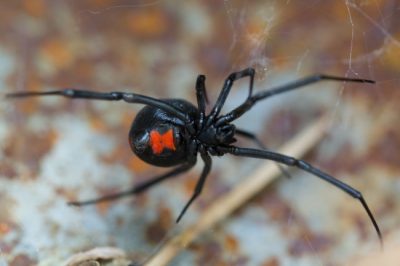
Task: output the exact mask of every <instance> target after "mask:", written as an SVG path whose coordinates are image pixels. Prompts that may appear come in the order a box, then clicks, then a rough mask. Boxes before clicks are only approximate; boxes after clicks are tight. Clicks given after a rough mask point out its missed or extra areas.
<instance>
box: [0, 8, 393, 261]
mask: <svg viewBox="0 0 400 266" xmlns="http://www.w3.org/2000/svg"><path fill="white" fill-rule="evenodd" d="M0 16H1V22H0V32H1V34H0V84H1V86H0V93H1V94H3V95H4V94H5V93H8V92H16V91H25V90H39V91H41V90H43V91H44V90H52V89H58V88H66V87H68V88H80V89H90V90H95V91H103V92H108V91H126V92H136V93H141V94H146V95H149V96H154V97H160V98H168V97H174V98H183V99H187V100H189V101H191V102H194V101H195V93H194V84H195V80H196V77H197V75H198V74H205V75H206V76H207V81H206V85H207V91H208V95H209V98H210V100H211V104H212V103H213V102H214V100H215V99H216V97H217V96H218V93H219V91H220V89H221V87H222V84H223V81H224V79H225V78H226V77H227V76H228V74H229V73H231V72H233V71H238V70H240V69H243V68H246V67H254V68H255V69H256V71H257V74H256V82H255V91H261V90H266V89H268V88H269V87H271V86H274V85H278V84H284V83H285V82H289V81H292V80H295V79H297V78H300V77H303V76H306V75H310V74H314V73H326V74H332V75H339V76H348V77H360V78H369V79H373V80H375V81H376V84H375V85H367V84H350V83H346V84H343V83H332V82H330V83H329V82H326V83H319V84H317V85H313V86H309V87H308V88H304V89H302V90H300V91H296V92H291V93H288V94H282V95H280V96H276V97H273V98H271V99H268V100H267V101H265V102H262V103H260V104H259V105H258V106H257V107H256V108H254V109H253V110H252V111H251V112H249V113H247V114H246V116H243V118H242V119H240V120H239V121H238V122H237V124H239V125H240V126H242V127H246V128H248V129H249V130H252V131H254V132H255V133H257V135H258V136H259V137H260V138H261V139H262V141H263V142H264V143H265V145H266V146H267V147H269V148H270V149H277V148H278V147H279V146H281V145H282V144H284V143H285V142H286V141H287V140H289V139H290V138H291V137H292V136H294V135H295V134H296V133H297V132H299V131H300V130H301V129H302V128H304V127H305V126H307V125H308V124H309V123H311V122H312V121H314V120H315V119H316V118H317V117H319V116H321V114H323V113H326V114H329V115H330V127H329V133H328V134H327V135H326V137H325V138H324V139H323V141H322V142H321V143H320V144H319V145H318V146H317V147H315V148H314V149H313V150H312V152H311V153H309V154H308V155H307V156H306V157H305V158H304V159H305V160H306V161H308V162H310V163H312V164H313V165H315V166H317V167H319V168H320V169H322V170H324V171H326V172H328V173H330V174H332V175H333V176H335V177H337V178H339V179H340V180H342V181H344V182H346V183H348V184H350V185H352V186H354V187H356V188H357V189H359V190H360V191H362V192H363V195H364V197H365V199H366V201H367V202H368V204H369V206H370V207H371V209H372V211H373V213H374V214H375V217H376V219H377V221H378V223H379V225H380V227H381V230H382V231H383V235H384V238H385V242H386V243H388V244H389V243H399V241H400V215H399V214H400V179H399V178H400V164H399V162H400V126H399V117H398V113H399V110H400V105H399V104H400V77H399V70H400V2H399V1H398V0H380V1H377V0H363V1H358V0H348V1H346V0H341V1H318V0H306V1H273V0H271V1H239V0H225V1H191V0H189V1H182V2H179V3H178V1H161V0H159V1H157V0H154V1H128V0H125V1H122V0H121V1H118V0H86V1H60V0H51V1H50V0H35V1H30V0H21V1H2V2H1V3H0ZM247 85H248V81H247V80H243V81H239V82H237V83H235V87H234V89H233V91H232V93H231V95H230V96H229V98H228V103H227V104H226V105H225V107H224V111H227V110H230V109H232V108H234V107H235V106H237V105H238V104H240V103H241V101H243V99H244V97H246V95H247ZM0 101H1V104H0V265H7V264H9V265H14V266H17V265H37V264H40V265H61V263H62V262H63V261H65V260H66V259H67V258H68V257H70V256H71V255H72V254H74V253H76V252H79V251H83V250H88V249H91V248H94V247H99V246H114V247H118V248H120V249H123V250H125V251H126V252H127V253H128V255H129V257H130V258H131V259H132V260H135V261H138V262H140V261H144V260H145V259H146V258H148V257H149V256H151V255H152V254H153V253H154V252H156V251H157V249H158V248H159V247H160V246H161V245H162V243H163V241H165V239H167V238H168V237H170V236H172V235H175V234H177V233H178V232H179V231H181V230H182V228H185V227H186V226H187V225H189V224H190V223H192V222H193V221H195V220H196V218H197V217H199V215H201V212H202V209H204V208H205V207H206V206H208V205H209V204H210V203H211V202H213V199H215V198H216V197H217V196H218V195H220V194H221V193H223V192H226V191H228V190H229V189H230V188H232V187H234V186H235V184H236V183H237V182H238V181H239V180H242V179H243V178H245V177H246V176H247V175H249V174H250V173H251V172H252V171H253V169H254V168H255V167H257V165H259V164H260V163H262V162H261V161H259V160H255V159H244V158H233V157H231V156H224V157H223V158H217V159H215V160H214V164H213V170H212V173H211V175H210V176H209V178H208V181H207V183H206V186H205V189H204V192H203V193H202V195H201V197H200V198H199V199H198V200H197V201H196V202H195V203H194V204H193V205H192V207H191V208H190V209H189V211H188V212H187V214H186V216H185V217H184V218H183V220H182V222H181V224H179V225H175V219H176V217H177V215H178V214H179V212H180V211H181V208H182V207H183V206H184V204H185V203H186V201H187V199H188V198H189V197H190V195H191V193H192V190H193V188H194V186H195V183H196V180H197V177H198V176H199V174H200V171H201V167H202V165H201V163H199V165H198V167H196V168H195V169H194V170H192V171H190V172H189V173H186V174H184V175H182V176H179V177H177V178H175V179H171V180H169V181H166V182H164V183H163V184H161V185H159V186H157V187H154V188H152V189H151V190H149V191H147V192H146V193H144V194H143V195H139V196H137V197H135V198H127V199H123V200H121V201H118V202H110V203H104V204H99V205H96V206H87V207H83V208H71V207H68V206H67V205H66V202H67V201H71V200H83V199H88V198H93V197H97V196H99V195H105V194H107V193H111V192H116V191H119V190H122V189H126V188H128V187H130V186H132V184H134V183H137V182H140V181H143V180H146V179H148V178H151V177H152V176H154V175H156V174H159V173H163V172H164V171H166V169H161V168H156V167H153V166H151V165H148V164H146V163H144V162H142V161H140V160H139V159H138V158H137V157H136V156H134V155H133V154H132V152H131V151H130V148H129V145H128V140H127V136H128V131H129V128H130V125H131V122H132V119H133V118H134V117H135V114H136V113H137V112H138V110H140V108H141V106H140V105H129V104H126V103H122V102H121V103H117V102H112V103H111V102H100V101H83V100H74V101H71V100H67V99H62V98H54V97H49V98H40V99H39V98H35V99H29V100H19V101H14V100H5V99H1V100H0ZM238 145H240V146H251V147H253V146H254V145H253V143H250V142H246V141H241V142H239V143H238ZM290 173H291V175H292V178H290V179H288V178H280V179H278V181H276V182H274V183H273V184H272V185H271V186H269V187H268V188H267V189H265V191H264V192H263V193H261V194H260V195H258V196H257V197H255V198H254V199H253V200H252V201H251V202H249V203H248V204H246V205H245V206H243V207H242V208H241V209H240V210H239V211H238V212H236V213H235V214H234V215H233V216H231V217H229V219H227V220H225V221H224V222H222V223H220V224H219V225H218V226H217V227H216V228H213V229H212V230H210V231H208V232H206V233H205V234H203V235H202V236H201V237H200V238H199V239H197V240H196V241H195V242H194V243H193V244H191V245H189V246H188V247H187V249H186V250H185V251H184V252H182V253H181V254H180V255H179V256H178V257H177V258H176V259H175V260H174V262H173V264H172V265H263V266H278V265H352V261H354V260H357V258H362V257H365V256H366V255H367V254H369V253H370V252H373V251H376V250H379V241H378V239H377V236H376V233H375V231H374V230H373V227H372V225H371V223H370V221H369V219H368V217H367V216H366V214H365V212H364V210H363V209H362V207H361V205H360V204H359V202H358V201H356V200H354V199H352V198H351V197H349V196H348V195H346V194H344V193H343V192H342V191H340V190H338V189H337V188H335V187H332V186H331V185H329V184H327V183H325V182H323V181H321V180H318V178H316V177H314V176H311V175H309V174H305V173H303V172H301V171H297V170H293V171H291V172H290ZM389 245H390V244H389Z"/></svg>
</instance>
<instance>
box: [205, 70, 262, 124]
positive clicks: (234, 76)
mask: <svg viewBox="0 0 400 266" xmlns="http://www.w3.org/2000/svg"><path fill="white" fill-rule="evenodd" d="M254 74H255V71H254V69H253V68H246V69H244V70H241V71H238V72H233V73H231V74H230V75H229V76H228V78H227V79H226V80H225V82H224V86H223V87H222V90H221V93H220V94H219V96H218V99H217V102H216V103H215V105H214V107H213V109H212V110H211V112H210V115H209V118H208V120H207V125H209V124H211V123H212V122H213V121H214V118H215V117H217V116H218V115H219V113H220V112H221V109H222V107H223V106H224V103H225V101H226V98H227V97H228V94H229V92H230V90H231V88H232V86H233V83H234V82H235V80H238V79H241V78H244V77H250V83H249V96H248V97H250V96H251V94H252V92H253V83H254Z"/></svg>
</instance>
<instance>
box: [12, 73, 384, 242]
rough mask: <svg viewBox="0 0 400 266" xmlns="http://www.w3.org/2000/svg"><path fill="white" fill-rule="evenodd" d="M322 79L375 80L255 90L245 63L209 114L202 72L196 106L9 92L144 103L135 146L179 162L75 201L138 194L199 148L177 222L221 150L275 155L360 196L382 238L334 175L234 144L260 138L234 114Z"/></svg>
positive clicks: (187, 163)
mask: <svg viewBox="0 0 400 266" xmlns="http://www.w3.org/2000/svg"><path fill="white" fill-rule="evenodd" d="M243 77H249V78H250V84H249V94H248V97H247V98H246V99H245V100H244V102H243V103H242V104H241V105H239V106H238V107H236V108H235V109H233V110H232V111H230V112H228V113H226V114H222V115H220V112H221V109H222V107H223V105H224V103H225V101H226V98H227V97H228V94H229V92H230V90H231V88H232V85H233V83H234V82H235V80H237V79H241V78H243ZM323 80H330V81H343V82H346V81H347V82H361V83H374V82H373V81H371V80H367V79H356V78H345V77H336V76H328V75H313V76H309V77H306V78H303V79H299V80H297V81H294V82H290V83H288V84H285V85H282V86H278V87H275V88H272V89H270V90H265V91H261V92H258V93H256V94H253V81H254V70H253V69H252V68H246V69H244V70H242V71H238V72H234V73H232V74H230V75H229V76H228V78H227V79H226V80H225V82H224V85H223V87H222V90H221V92H220V95H219V96H218V99H217V101H216V103H215V105H214V106H213V108H212V109H211V111H210V113H208V114H206V103H207V96H206V88H205V76H204V75H199V76H198V78H197V81H196V96H197V107H196V106H194V105H193V104H191V103H189V102H187V101H186V100H181V99H164V100H163V99H155V98H152V97H148V96H145V95H140V94H136V93H125V92H110V93H102V92H94V91H84V90H75V89H65V90H56V91H48V92H17V93H10V94H7V97H9V98H23V97H30V96H42V95H62V96H65V97H69V98H84V99H93V100H108V101H118V100H123V101H125V102H128V103H140V104H145V105H146V106H145V107H144V108H143V109H142V110H141V111H140V112H139V113H138V115H137V116H136V118H135V120H134V122H133V124H132V127H131V130H130V132H129V142H130V145H131V148H132V150H133V152H134V153H135V154H136V155H138V156H139V157H140V158H141V159H142V160H144V161H146V162H148V163H150V164H152V165H156V166H165V167H166V166H176V167H175V168H173V169H172V170H170V171H169V172H167V173H165V174H163V175H160V176H157V177H154V178H152V179H149V180H148V181H146V182H144V183H141V184H138V185H136V186H134V187H133V188H131V189H129V190H127V191H123V192H120V193H117V194H113V195H107V196H104V197H102V198H98V199H93V200H88V201H81V202H71V203H70V204H72V205H84V204H91V203H97V202H100V201H105V200H111V199H117V198H121V197H123V196H126V195H134V194H138V193H140V192H143V191H144V190H146V189H147V188H149V187H151V186H153V185H155V184H157V183H159V182H161V181H163V180H165V179H167V178H170V177H173V176H176V175H178V174H180V173H183V172H186V171H188V170H189V169H190V168H192V167H193V166H194V165H195V164H196V159H197V154H200V156H201V158H202V160H203V162H204V168H203V171H202V173H201V175H200V178H199V181H198V182H197V185H196V187H195V191H194V193H193V195H192V196H191V198H190V199H189V201H188V202H187V203H186V205H185V207H184V208H183V209H182V211H181V213H180V214H179V216H178V219H177V222H179V220H180V219H181V218H182V216H183V214H184V213H185V212H186V210H187V208H188V207H189V206H190V204H191V203H192V202H193V201H194V200H195V199H196V198H197V196H198V195H200V193H201V191H202V188H203V186H204V183H205V181H206V178H207V176H208V173H209V172H210V170H211V156H214V155H217V156H222V155H224V154H227V153H229V154H232V155H236V156H244V157H253V158H260V159H266V160H272V161H275V162H277V163H280V164H284V165H288V166H294V167H297V168H299V169H301V170H303V171H306V172H308V173H310V174H312V175H314V176H316V177H319V178H321V179H323V180H325V181H327V182H329V183H331V184H332V185H334V186H335V187H337V188H339V189H341V190H342V191H344V192H345V193H347V194H348V195H350V196H352V197H353V198H356V199H358V200H359V202H360V203H361V205H362V206H363V208H364V209H365V211H366V212H367V214H368V216H369V218H370V220H371V222H372V224H373V226H374V228H375V230H376V232H377V234H378V236H379V239H380V240H382V236H381V232H380V230H379V227H378V224H377V223H376V221H375V218H374V216H373V215H372V212H371V211H370V209H369V207H368V205H367V203H366V201H365V200H364V197H363V196H362V194H361V193H360V192H359V191H357V190H356V189H354V188H352V187H351V186H349V185H347V184H345V183H343V182H342V181H340V180H338V179H336V178H335V177H333V176H330V175H328V174H326V173H324V172H322V171H321V170H319V169H317V168H315V167H313V166H312V165H310V164H308V163H306V162H305V161H303V160H299V159H296V158H293V157H289V156H286V155H283V154H279V153H275V152H272V151H269V150H265V149H252V148H240V147H237V146H234V145H232V144H233V143H234V142H235V137H236V136H240V137H244V138H248V139H251V140H253V141H255V142H256V143H258V144H260V143H261V142H260V141H259V140H258V139H257V138H256V137H255V135H254V134H253V133H251V132H249V131H247V130H245V129H240V128H236V126H235V125H234V124H232V122H233V121H234V120H236V119H237V118H239V117H240V116H242V115H243V114H245V113H246V112H247V111H248V110H250V109H251V108H252V107H253V106H254V105H255V104H256V103H258V102H259V101H261V100H263V99H265V98H268V97H271V96H274V95H276V94H281V93H284V92H287V91H291V90H295V89H298V88H301V87H304V86H306V85H309V84H312V83H316V82H319V81H323ZM261 148H262V147H261Z"/></svg>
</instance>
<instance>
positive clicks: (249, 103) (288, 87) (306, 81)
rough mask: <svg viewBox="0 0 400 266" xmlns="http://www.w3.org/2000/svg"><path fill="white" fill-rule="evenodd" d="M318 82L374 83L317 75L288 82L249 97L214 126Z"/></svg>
mask: <svg viewBox="0 0 400 266" xmlns="http://www.w3.org/2000/svg"><path fill="white" fill-rule="evenodd" d="M320 81H347V82H359V83H375V81H373V80H369V79H357V78H345V77H336V76H329V75H324V74H317V75H313V76H309V77H305V78H302V79H299V80H295V81H293V82H290V83H288V84H285V85H282V86H277V87H274V88H272V89H270V90H267V91H262V92H259V93H256V94H254V95H250V96H249V97H248V98H247V100H246V101H245V102H244V103H242V104H241V105H240V106H238V107H236V108H235V109H234V110H232V111H231V112H229V113H227V114H225V115H223V116H221V117H220V118H219V119H218V121H217V122H216V125H217V126H218V125H222V124H224V123H229V122H232V121H233V120H235V119H237V118H239V117H240V116H242V115H243V114H244V113H245V112H247V111H248V110H250V108H252V107H253V106H254V105H255V104H256V103H257V102H258V101H260V100H263V99H265V98H268V97H271V96H274V95H277V94H281V93H285V92H288V91H292V90H296V89H299V88H302V87H304V86H307V85H310V84H313V83H317V82H320Z"/></svg>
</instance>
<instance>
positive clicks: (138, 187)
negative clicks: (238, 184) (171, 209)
mask: <svg viewBox="0 0 400 266" xmlns="http://www.w3.org/2000/svg"><path fill="white" fill-rule="evenodd" d="M195 163H196V162H195V161H194V162H191V163H188V164H183V165H181V166H178V167H176V168H174V169H172V170H171V171H170V172H167V173H165V174H163V175H160V176H158V177H154V178H152V179H150V180H147V181H144V182H142V183H140V184H138V185H135V186H134V187H132V188H131V189H129V190H126V191H121V192H118V193H115V194H110V195H106V196H104V197H101V198H96V199H91V200H85V201H72V202H68V205H72V206H83V205H89V204H96V203H99V202H103V201H110V200H117V199H120V198H123V197H126V196H132V195H136V194H139V193H141V192H143V191H145V190H146V189H148V188H150V187H152V186H154V185H156V184H158V183H160V182H161V181H164V180H165V179H168V178H170V177H174V176H177V175H178V174H181V173H183V172H186V171H188V170H189V169H190V168H192V167H193V166H194V165H195Z"/></svg>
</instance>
